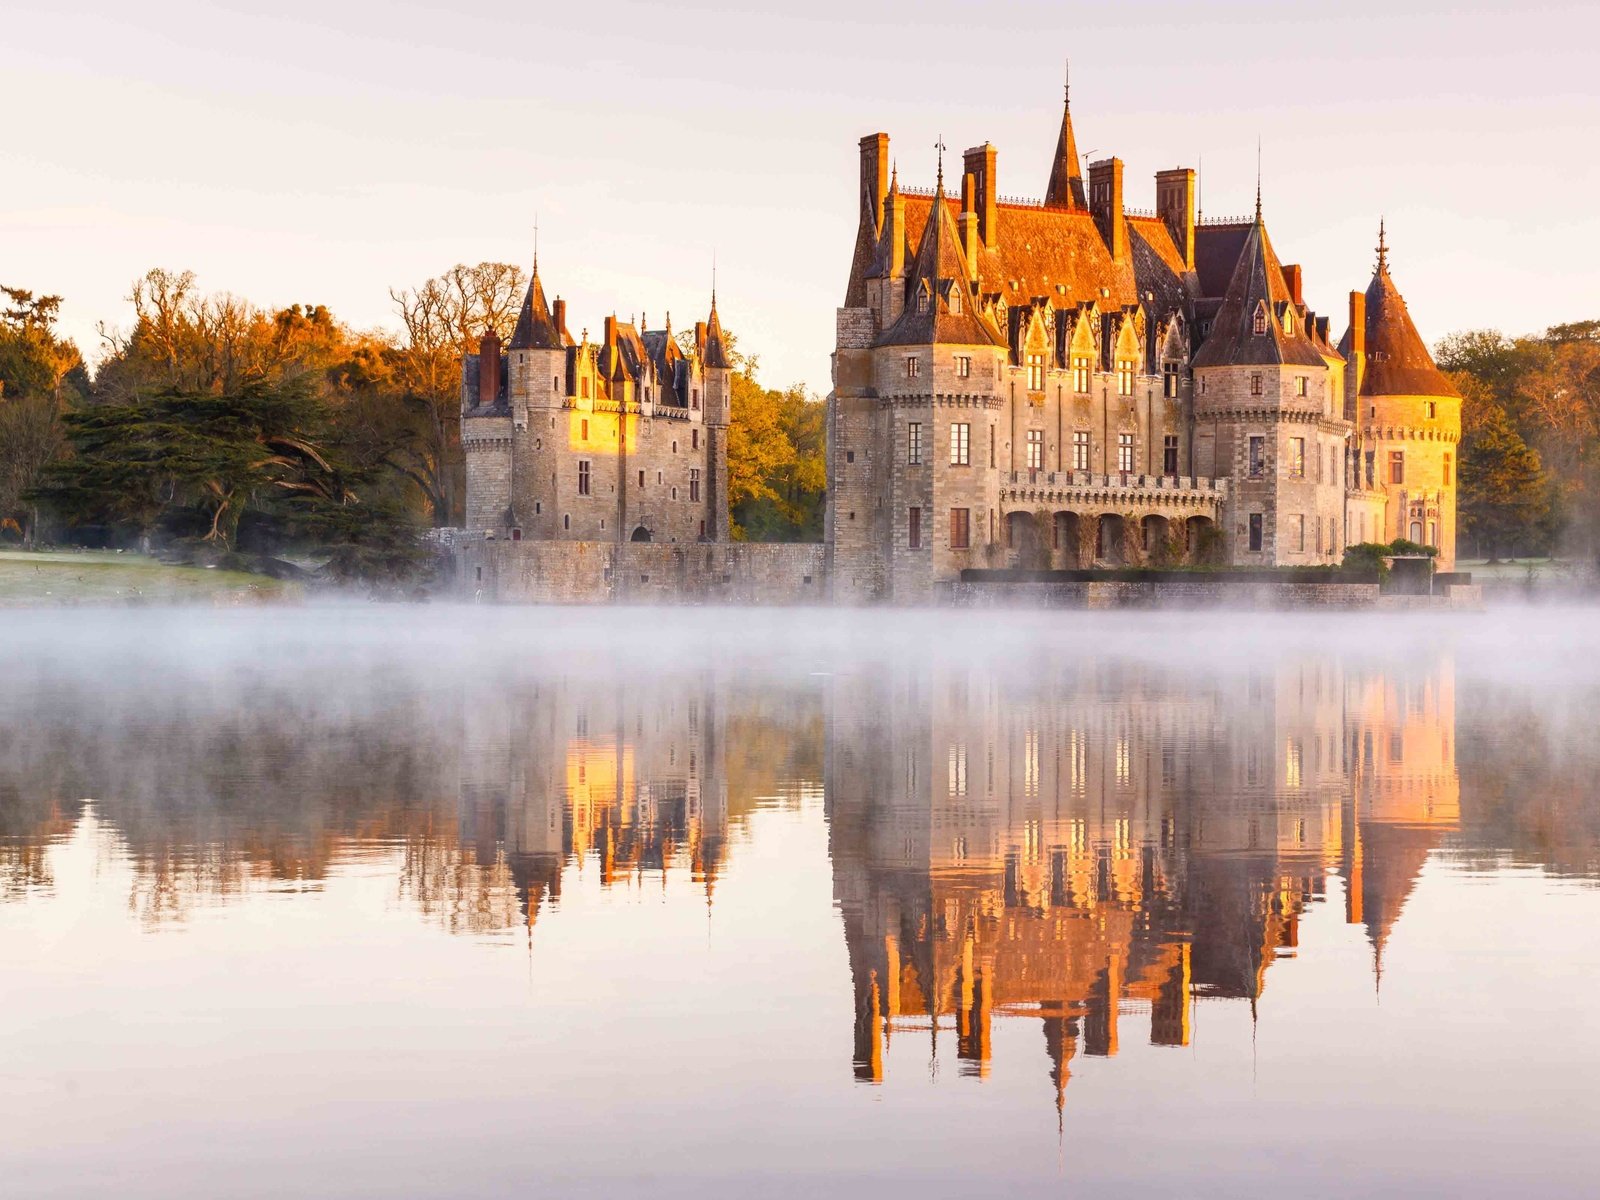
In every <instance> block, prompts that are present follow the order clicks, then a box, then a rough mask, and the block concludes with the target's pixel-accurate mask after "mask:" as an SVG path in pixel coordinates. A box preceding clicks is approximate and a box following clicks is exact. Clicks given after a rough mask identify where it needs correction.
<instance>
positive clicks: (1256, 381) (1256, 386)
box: [1250, 371, 1261, 396]
mask: <svg viewBox="0 0 1600 1200" xmlns="http://www.w3.org/2000/svg"><path fill="white" fill-rule="evenodd" d="M1250 394H1251V395H1252V396H1259V395H1261V372H1260V371H1257V372H1256V373H1255V374H1253V375H1251V376H1250Z"/></svg>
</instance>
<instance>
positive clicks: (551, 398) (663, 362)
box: [461, 264, 732, 545]
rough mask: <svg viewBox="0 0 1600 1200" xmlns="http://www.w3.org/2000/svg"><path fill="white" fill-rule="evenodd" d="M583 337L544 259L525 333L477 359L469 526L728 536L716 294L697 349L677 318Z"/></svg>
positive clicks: (466, 374)
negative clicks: (681, 337)
mask: <svg viewBox="0 0 1600 1200" xmlns="http://www.w3.org/2000/svg"><path fill="white" fill-rule="evenodd" d="M603 330H604V331H603V334H602V336H601V338H600V340H599V341H597V342H592V341H591V340H590V338H589V333H588V330H584V332H583V334H582V336H581V337H580V338H576V339H575V338H573V336H572V334H571V333H570V332H569V331H568V330H567V324H566V305H565V303H564V302H563V301H561V300H560V299H559V298H558V299H557V300H556V302H555V305H554V306H553V307H551V306H550V305H548V304H547V303H546V301H545V296H544V288H543V284H542V281H541V280H540V278H539V272H538V267H537V264H536V265H535V267H534V273H533V280H532V282H531V283H530V284H529V286H528V292H527V295H526V297H525V298H524V300H523V304H522V310H521V313H520V314H519V316H518V320H517V325H516V329H515V330H514V332H513V333H512V335H511V339H510V341H509V342H507V343H506V345H505V347H504V349H502V348H501V344H500V340H499V338H498V337H496V336H495V334H494V333H493V332H492V331H491V332H490V333H488V334H486V335H485V336H484V338H483V341H482V343H481V344H480V347H479V352H478V353H477V354H469V355H467V356H466V360H465V362H464V364H463V370H462V388H461V440H462V446H463V448H464V450H465V455H466V460H467V529H468V532H470V533H481V534H483V535H484V536H486V537H489V538H495V539H503V540H508V541H523V540H529V541H585V542H611V543H622V542H630V541H632V542H664V543H669V544H679V545H682V544H697V543H716V542H722V541H726V540H727V538H728V498H727V474H728V422H729V419H730V401H731V394H730V387H731V383H730V378H729V377H730V375H731V374H732V370H731V365H730V363H729V360H728V356H727V351H726V347H725V344H724V338H723V334H722V327H721V323H720V320H719V318H718V316H717V309H716V299H715V297H713V298H712V303H711V314H710V317H709V319H708V320H707V321H705V322H703V323H701V324H698V325H696V326H695V331H694V339H693V342H692V345H691V346H690V349H689V350H688V351H687V352H685V350H684V349H683V348H682V347H680V346H679V344H678V341H677V339H675V338H674V337H673V334H672V327H671V322H670V320H669V321H668V323H667V325H666V327H665V328H664V329H661V330H647V331H645V332H642V333H641V332H640V331H639V330H638V329H636V328H635V327H634V325H633V324H632V323H624V322H621V321H618V320H617V318H616V317H615V316H611V317H607V318H606V319H605V323H604V327H603Z"/></svg>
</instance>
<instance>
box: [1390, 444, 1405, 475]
mask: <svg viewBox="0 0 1600 1200" xmlns="http://www.w3.org/2000/svg"><path fill="white" fill-rule="evenodd" d="M1405 481H1406V452H1405V451H1404V450H1391V451H1389V482H1390V483H1404V482H1405Z"/></svg>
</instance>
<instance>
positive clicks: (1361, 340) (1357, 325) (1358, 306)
mask: <svg viewBox="0 0 1600 1200" xmlns="http://www.w3.org/2000/svg"><path fill="white" fill-rule="evenodd" d="M1366 354H1367V296H1366V293H1365V292H1351V293H1350V357H1351V358H1357V357H1361V358H1365V357H1366Z"/></svg>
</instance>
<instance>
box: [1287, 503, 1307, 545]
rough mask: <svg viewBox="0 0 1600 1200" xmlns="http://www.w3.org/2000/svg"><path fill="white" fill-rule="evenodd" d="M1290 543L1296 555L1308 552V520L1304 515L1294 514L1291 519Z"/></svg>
mask: <svg viewBox="0 0 1600 1200" xmlns="http://www.w3.org/2000/svg"><path fill="white" fill-rule="evenodd" d="M1289 541H1290V543H1291V544H1292V545H1293V547H1294V550H1295V553H1296V554H1304V553H1305V552H1306V518H1305V514H1304V513H1294V514H1293V515H1291V516H1290V517H1289Z"/></svg>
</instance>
